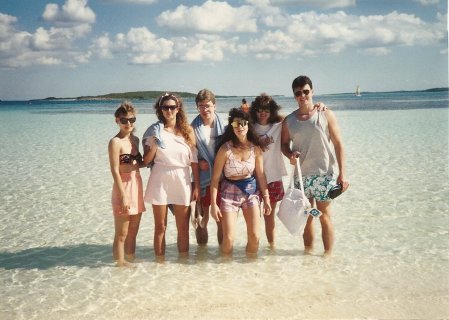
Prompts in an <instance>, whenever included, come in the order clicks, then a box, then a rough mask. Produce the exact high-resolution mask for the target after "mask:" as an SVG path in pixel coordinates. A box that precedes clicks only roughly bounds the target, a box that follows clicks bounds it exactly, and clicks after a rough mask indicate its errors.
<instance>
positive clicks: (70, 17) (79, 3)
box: [42, 0, 95, 24]
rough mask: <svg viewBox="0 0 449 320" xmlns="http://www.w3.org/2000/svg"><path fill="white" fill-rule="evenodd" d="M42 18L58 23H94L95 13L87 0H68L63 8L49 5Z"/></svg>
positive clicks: (53, 4) (52, 4)
mask: <svg viewBox="0 0 449 320" xmlns="http://www.w3.org/2000/svg"><path fill="white" fill-rule="evenodd" d="M42 18H43V19H44V20H45V21H49V22H56V23H68V24H73V23H94V22H95V13H94V12H93V11H92V9H91V8H89V7H88V6H87V0H66V2H65V3H64V5H62V7H61V8H60V7H59V5H57V4H55V3H49V4H47V5H46V6H45V11H44V13H43V14H42Z"/></svg>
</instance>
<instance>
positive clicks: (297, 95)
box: [295, 89, 310, 97]
mask: <svg viewBox="0 0 449 320" xmlns="http://www.w3.org/2000/svg"><path fill="white" fill-rule="evenodd" d="M309 93H310V90H309V89H304V90H297V91H295V97H300V96H302V95H303V94H304V95H305V96H308V95H309Z"/></svg>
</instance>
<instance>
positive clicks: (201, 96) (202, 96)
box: [195, 89, 215, 105]
mask: <svg viewBox="0 0 449 320" xmlns="http://www.w3.org/2000/svg"><path fill="white" fill-rule="evenodd" d="M206 100H207V101H212V103H213V104H215V95H214V93H213V92H212V91H210V90H209V89H202V90H200V91H199V92H198V94H197V95H196V98H195V103H196V104H197V105H198V103H199V102H201V101H206Z"/></svg>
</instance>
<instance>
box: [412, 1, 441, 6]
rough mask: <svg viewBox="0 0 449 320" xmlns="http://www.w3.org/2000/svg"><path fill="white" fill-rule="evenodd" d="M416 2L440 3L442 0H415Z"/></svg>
mask: <svg viewBox="0 0 449 320" xmlns="http://www.w3.org/2000/svg"><path fill="white" fill-rule="evenodd" d="M413 1H414V2H417V3H420V4H422V5H424V6H428V5H433V4H439V3H440V0H413Z"/></svg>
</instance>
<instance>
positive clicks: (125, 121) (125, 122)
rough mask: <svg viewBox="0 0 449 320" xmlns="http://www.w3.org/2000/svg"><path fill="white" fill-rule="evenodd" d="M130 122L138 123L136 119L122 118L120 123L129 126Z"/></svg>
mask: <svg viewBox="0 0 449 320" xmlns="http://www.w3.org/2000/svg"><path fill="white" fill-rule="evenodd" d="M128 122H129V123H131V124H133V123H134V122H136V117H134V118H120V123H121V124H128Z"/></svg>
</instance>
